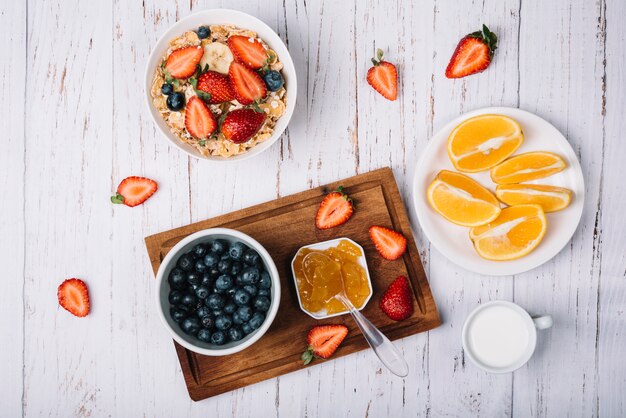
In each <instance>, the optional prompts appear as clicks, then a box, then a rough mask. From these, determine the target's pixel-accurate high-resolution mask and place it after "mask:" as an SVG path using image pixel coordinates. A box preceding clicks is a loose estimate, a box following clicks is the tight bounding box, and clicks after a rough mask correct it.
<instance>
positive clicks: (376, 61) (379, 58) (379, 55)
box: [372, 48, 385, 67]
mask: <svg viewBox="0 0 626 418" xmlns="http://www.w3.org/2000/svg"><path fill="white" fill-rule="evenodd" d="M384 56H385V53H384V52H383V50H382V49H380V48H378V49H377V50H376V58H372V64H374V66H375V67H376V66H378V65H380V62H381V61H382V60H383V57H384Z"/></svg>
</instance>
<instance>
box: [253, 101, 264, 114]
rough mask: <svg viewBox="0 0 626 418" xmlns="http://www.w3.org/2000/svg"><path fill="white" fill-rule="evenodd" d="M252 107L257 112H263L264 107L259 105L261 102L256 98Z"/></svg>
mask: <svg viewBox="0 0 626 418" xmlns="http://www.w3.org/2000/svg"><path fill="white" fill-rule="evenodd" d="M251 107H252V109H254V110H255V112H257V113H263V109H261V108H260V107H259V102H257V101H256V100H255V101H254V102H252V105H251Z"/></svg>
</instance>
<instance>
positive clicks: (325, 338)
mask: <svg viewBox="0 0 626 418" xmlns="http://www.w3.org/2000/svg"><path fill="white" fill-rule="evenodd" d="M346 335H348V328H347V327H346V326H345V325H320V326H317V327H313V328H311V330H310V331H309V335H308V336H307V339H306V341H307V343H308V346H307V348H306V350H305V351H304V353H302V356H301V357H300V358H301V359H302V361H303V362H304V365H305V366H306V365H307V364H309V363H310V362H311V360H313V357H319V358H329V357H330V356H332V355H333V354H334V353H335V351H337V347H339V344H341V342H342V341H343V340H344V338H346Z"/></svg>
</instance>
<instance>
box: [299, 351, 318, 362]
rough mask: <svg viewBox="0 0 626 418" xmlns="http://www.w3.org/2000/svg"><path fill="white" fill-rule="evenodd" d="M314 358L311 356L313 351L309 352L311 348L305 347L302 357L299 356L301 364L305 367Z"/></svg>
mask: <svg viewBox="0 0 626 418" xmlns="http://www.w3.org/2000/svg"><path fill="white" fill-rule="evenodd" d="M314 357H315V356H313V350H311V347H307V349H306V350H305V351H304V353H302V355H301V356H300V359H301V360H302V363H303V364H304V365H305V366H306V365H307V364H309V363H310V362H311V361H312V360H313V358H314Z"/></svg>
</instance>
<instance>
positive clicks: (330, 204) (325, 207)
mask: <svg viewBox="0 0 626 418" xmlns="http://www.w3.org/2000/svg"><path fill="white" fill-rule="evenodd" d="M353 213H354V205H353V204H352V199H350V198H349V197H348V195H347V194H345V193H344V192H343V186H340V187H339V188H338V189H337V191H336V192H331V193H328V194H327V195H326V196H324V199H323V200H322V203H320V207H319V209H318V210H317V216H316V217H315V226H316V227H317V228H318V229H329V228H333V227H335V226H338V225H341V224H343V223H346V221H347V220H348V219H350V217H351V216H352V214H353Z"/></svg>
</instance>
